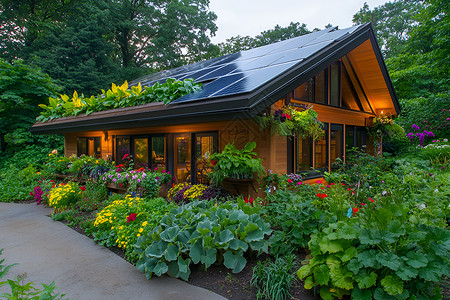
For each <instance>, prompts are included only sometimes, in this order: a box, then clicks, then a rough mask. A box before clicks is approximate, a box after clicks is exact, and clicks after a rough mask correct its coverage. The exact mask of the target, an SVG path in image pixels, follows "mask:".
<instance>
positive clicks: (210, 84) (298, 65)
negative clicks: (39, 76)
mask: <svg viewBox="0 0 450 300" xmlns="http://www.w3.org/2000/svg"><path fill="white" fill-rule="evenodd" d="M368 41H369V48H370V49H369V50H370V52H371V53H370V54H371V55H372V57H371V58H370V60H371V64H370V65H371V66H372V68H373V70H369V71H370V72H371V73H376V74H375V75H371V76H372V77H373V76H375V77H376V82H378V85H376V86H375V84H374V88H373V95H374V97H372V98H374V99H375V98H376V97H378V96H377V95H378V94H380V85H379V83H380V82H381V89H382V91H381V92H382V94H383V95H385V96H386V95H387V99H389V100H388V101H387V102H390V103H388V104H387V105H390V106H391V107H392V110H393V111H394V112H396V113H398V112H399V105H398V101H397V98H396V95H395V92H394V89H393V86H392V83H391V81H390V78H389V75H388V73H387V69H386V66H385V64H384V61H383V58H382V56H381V52H380V49H379V47H378V44H377V42H376V38H375V35H374V31H373V28H372V26H371V25H370V23H368V24H364V25H359V26H354V27H350V28H346V29H342V30H338V29H337V28H328V29H325V30H322V31H318V32H314V33H310V34H307V35H303V36H299V37H296V38H293V39H289V40H284V41H281V42H278V43H274V44H270V45H267V46H262V47H258V48H254V49H251V50H247V51H241V52H238V53H235V54H230V55H226V56H223V57H218V58H214V59H210V60H207V61H203V62H199V63H195V64H192V65H188V66H183V67H179V68H176V69H172V70H168V71H162V72H159V73H154V74H150V75H148V76H145V77H142V78H139V79H137V80H134V81H132V82H130V85H137V84H138V83H139V82H140V83H141V85H143V86H150V85H152V84H154V83H155V82H165V81H166V79H167V78H169V77H171V78H176V79H179V80H183V79H186V78H193V79H194V80H195V81H197V82H202V83H203V88H202V89H201V90H200V91H197V92H194V93H191V94H189V95H185V96H183V97H181V98H179V99H176V100H175V101H173V102H172V103H170V104H169V105H166V106H165V105H163V104H162V103H150V104H145V105H140V106H135V107H128V108H122V109H113V110H109V111H102V112H95V113H92V114H91V115H89V116H77V117H65V118H60V119H56V120H53V121H50V122H46V123H36V124H35V125H33V127H32V128H31V131H32V132H35V133H44V134H45V133H63V132H70V131H84V130H107V129H120V128H131V127H143V126H159V125H168V124H183V123H198V122H199V120H201V121H203V122H206V121H212V120H226V119H232V118H235V117H237V116H238V115H241V116H245V117H253V116H255V115H256V114H258V113H259V112H261V111H262V110H264V109H265V108H267V107H268V106H270V105H272V104H273V103H275V102H276V101H278V100H279V99H281V98H283V97H284V96H285V95H286V94H287V93H289V92H290V91H291V90H293V89H295V88H296V87H298V86H299V85H301V84H302V83H303V82H305V81H306V80H307V79H308V78H310V77H312V76H313V75H314V74H316V73H318V72H319V71H321V70H323V69H324V68H326V67H327V66H328V65H330V64H331V63H333V62H335V61H337V60H338V59H339V58H341V57H343V56H344V55H346V54H348V53H349V52H350V51H352V50H354V49H355V48H357V47H358V46H360V45H362V44H363V43H365V45H367V42H368ZM365 48H367V46H366V47H365ZM357 69H358V68H357ZM359 71H360V73H361V72H362V73H364V72H366V70H359ZM369 71H367V72H369ZM370 85H372V83H370V82H369V84H368V85H367V84H366V85H365V88H367V90H368V91H369V98H370ZM376 93H378V94H376ZM374 101H375V100H374ZM380 105H386V101H383V104H380Z"/></svg>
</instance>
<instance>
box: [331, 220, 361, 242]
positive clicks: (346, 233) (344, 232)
mask: <svg viewBox="0 0 450 300" xmlns="http://www.w3.org/2000/svg"><path fill="white" fill-rule="evenodd" d="M340 227H341V228H338V229H337V231H336V237H337V238H339V239H346V240H352V239H355V238H356V237H357V236H358V233H359V230H358V229H357V228H355V227H353V226H350V225H348V224H345V223H344V226H342V225H341V226H340Z"/></svg>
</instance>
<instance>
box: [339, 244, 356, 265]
mask: <svg viewBox="0 0 450 300" xmlns="http://www.w3.org/2000/svg"><path fill="white" fill-rule="evenodd" d="M357 256H358V250H356V248H355V247H350V248H347V249H345V251H344V254H343V255H342V256H341V260H342V262H347V261H349V260H350V259H352V258H353V257H357Z"/></svg>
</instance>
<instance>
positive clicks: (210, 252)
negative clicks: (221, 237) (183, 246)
mask: <svg viewBox="0 0 450 300" xmlns="http://www.w3.org/2000/svg"><path fill="white" fill-rule="evenodd" d="M216 260H217V249H215V248H209V249H206V251H204V253H203V256H202V258H201V262H202V264H204V265H205V268H209V266H211V265H212V264H213V263H215V262H216Z"/></svg>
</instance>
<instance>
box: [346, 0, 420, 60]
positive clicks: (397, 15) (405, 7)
mask: <svg viewBox="0 0 450 300" xmlns="http://www.w3.org/2000/svg"><path fill="white" fill-rule="evenodd" d="M423 7H424V4H423V3H422V1H420V0H399V1H393V2H386V3H385V4H383V5H380V6H378V7H375V8H374V9H373V10H370V8H369V5H367V3H364V6H363V7H362V8H361V9H360V10H359V11H358V12H357V13H356V14H355V15H354V16H353V23H354V24H355V25H359V24H364V23H367V22H371V23H372V25H373V27H374V29H375V33H376V35H377V38H378V44H379V45H380V47H381V49H382V51H383V54H384V56H385V57H386V58H389V57H393V56H396V55H398V54H400V53H402V51H403V49H404V45H405V44H406V42H407V40H408V38H409V34H410V33H411V31H412V30H413V29H414V28H415V27H416V26H417V25H418V22H417V15H418V13H419V11H420V10H421V9H423Z"/></svg>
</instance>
